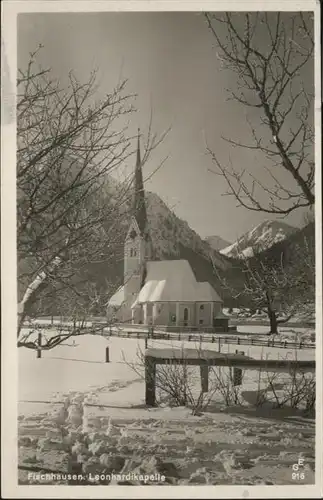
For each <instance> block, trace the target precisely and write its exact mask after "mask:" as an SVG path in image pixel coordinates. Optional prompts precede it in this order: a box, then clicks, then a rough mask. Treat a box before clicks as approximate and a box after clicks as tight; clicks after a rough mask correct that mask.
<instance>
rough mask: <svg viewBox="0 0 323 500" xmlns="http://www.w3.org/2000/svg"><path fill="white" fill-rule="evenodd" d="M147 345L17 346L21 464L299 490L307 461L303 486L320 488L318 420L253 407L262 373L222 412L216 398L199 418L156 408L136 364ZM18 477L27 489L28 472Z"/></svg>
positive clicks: (86, 340)
mask: <svg viewBox="0 0 323 500" xmlns="http://www.w3.org/2000/svg"><path fill="white" fill-rule="evenodd" d="M247 329H248V331H249V332H250V327H247ZM257 329H258V333H260V332H259V327H257ZM255 334H256V332H255ZM287 334H288V335H293V332H289V333H288V332H287V333H286V335H287ZM107 346H109V352H110V362H109V363H105V350H106V347H107ZM148 346H149V347H155V348H163V347H171V346H172V347H174V348H182V347H189V348H193V347H194V343H193V342H186V343H183V342H178V341H172V342H171V343H170V342H168V341H162V340H158V341H157V340H156V341H153V340H149V341H148ZM199 347H200V346H199V344H196V348H199ZM202 347H203V348H204V349H215V350H217V348H218V347H217V345H216V344H211V343H210V344H209V343H203V345H202ZM144 348H145V342H144V340H132V339H124V338H116V337H113V338H110V339H108V338H104V337H100V336H93V335H85V336H81V337H78V338H75V339H74V340H73V339H68V340H67V341H66V345H61V346H58V347H56V348H55V349H53V350H51V351H43V352H42V358H41V359H37V358H36V353H35V351H32V350H29V349H25V348H20V349H19V420H20V422H19V440H20V441H19V444H20V446H19V464H20V465H23V466H25V468H28V467H29V466H30V467H36V468H37V467H39V468H40V467H42V468H43V469H44V470H45V469H49V470H57V471H65V472H66V471H67V470H69V471H70V470H76V469H75V467H76V465H77V464H78V466H79V467H80V468H81V469H80V470H82V471H83V473H89V471H92V472H95V473H99V472H100V473H106V472H107V471H110V472H111V471H114V472H118V473H122V474H129V472H132V473H142V474H148V475H149V474H157V473H159V474H163V475H164V476H165V478H166V481H167V482H169V483H171V484H201V483H202V484H265V483H267V484H295V480H294V479H293V476H292V473H293V470H292V465H293V464H294V463H296V462H297V460H298V458H299V457H300V456H302V457H304V458H305V464H306V466H307V469H306V470H305V476H304V478H303V479H300V480H298V482H300V483H306V484H313V483H314V439H315V422H314V420H313V419H312V418H308V417H304V416H303V415H302V414H301V412H300V411H296V410H293V409H291V408H285V409H276V410H275V409H272V405H270V404H267V405H266V404H265V405H264V406H263V407H262V408H256V407H255V406H254V403H255V400H256V394H257V392H258V391H259V388H260V389H263V388H264V387H265V386H266V382H265V381H264V380H262V381H260V382H259V379H258V377H257V372H254V371H253V372H252V371H246V372H245V373H244V376H243V383H242V386H241V388H240V389H239V390H240V397H241V401H242V405H237V406H235V405H231V406H225V405H224V404H223V401H222V400H221V397H220V395H219V394H214V397H213V399H212V402H211V403H210V405H209V407H208V408H207V409H206V411H203V412H202V413H201V414H200V415H199V416H194V415H192V410H191V409H190V408H185V407H170V406H168V405H167V403H166V402H165V403H164V404H163V405H162V406H161V407H158V408H150V409H149V408H146V407H145V404H144V398H145V387H144V380H143V378H142V376H141V375H143V370H142V366H141V364H140V359H139V358H138V353H140V351H141V352H142V351H144ZM236 349H237V350H243V351H244V352H245V354H246V355H247V356H251V357H254V358H260V357H266V356H269V357H270V358H274V359H275V358H276V359H277V358H278V357H283V358H285V357H288V358H290V359H293V358H294V357H295V352H294V351H293V350H289V349H286V350H283V349H278V348H276V349H273V348H267V347H265V348H261V347H257V346H250V347H249V346H239V345H232V344H231V345H229V344H227V345H223V346H222V347H221V352H235V350H236ZM314 355H315V351H314V350H306V349H302V350H298V352H297V357H298V359H314ZM131 365H132V366H131ZM133 368H135V369H136V370H137V372H138V373H136V372H135V371H134V370H133ZM192 370H195V368H193V369H192ZM193 375H194V374H193ZM196 375H198V373H197V374H196ZM282 377H283V375H282ZM192 380H193V378H192ZM194 380H195V379H194ZM196 380H199V377H198V376H196ZM281 380H283V379H281ZM211 387H212V380H211V377H210V391H211ZM194 389H197V388H194ZM198 390H199V389H198ZM193 392H194V390H193ZM75 464H76V465H75ZM71 467H74V468H73V469H71ZM19 477H20V481H21V482H29V483H30V479H29V481H28V480H27V477H28V471H27V470H20V473H19ZM138 480H139V481H140V479H138V476H137V479H132V480H131V482H132V483H134V484H135V483H136V481H138ZM36 482H37V481H36ZM54 483H55V484H56V483H57V481H56V482H55V481H54ZM154 484H155V483H154Z"/></svg>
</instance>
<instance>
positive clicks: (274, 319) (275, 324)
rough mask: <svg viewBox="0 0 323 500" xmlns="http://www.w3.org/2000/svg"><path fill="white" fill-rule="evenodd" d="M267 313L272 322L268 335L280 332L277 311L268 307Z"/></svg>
mask: <svg viewBox="0 0 323 500" xmlns="http://www.w3.org/2000/svg"><path fill="white" fill-rule="evenodd" d="M267 314H268V318H269V322H270V332H269V334H268V335H271V334H273V333H276V334H277V333H278V330H277V327H278V322H277V317H276V311H273V310H272V309H270V308H269V307H268V309H267Z"/></svg>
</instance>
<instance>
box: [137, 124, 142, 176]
mask: <svg viewBox="0 0 323 500" xmlns="http://www.w3.org/2000/svg"><path fill="white" fill-rule="evenodd" d="M138 167H140V168H141V155H140V128H138V140H137V161H136V168H138Z"/></svg>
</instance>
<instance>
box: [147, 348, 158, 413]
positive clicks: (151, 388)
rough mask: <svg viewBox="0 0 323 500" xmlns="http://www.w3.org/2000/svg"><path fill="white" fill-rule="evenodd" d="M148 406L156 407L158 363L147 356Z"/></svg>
mask: <svg viewBox="0 0 323 500" xmlns="http://www.w3.org/2000/svg"><path fill="white" fill-rule="evenodd" d="M145 385H146V398H145V399H146V405H147V406H155V405H156V394H155V392H156V361H155V359H154V358H152V357H151V356H145Z"/></svg>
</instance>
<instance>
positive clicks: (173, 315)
mask: <svg viewBox="0 0 323 500" xmlns="http://www.w3.org/2000/svg"><path fill="white" fill-rule="evenodd" d="M171 321H172V322H173V323H175V322H176V315H175V314H172V315H171Z"/></svg>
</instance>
